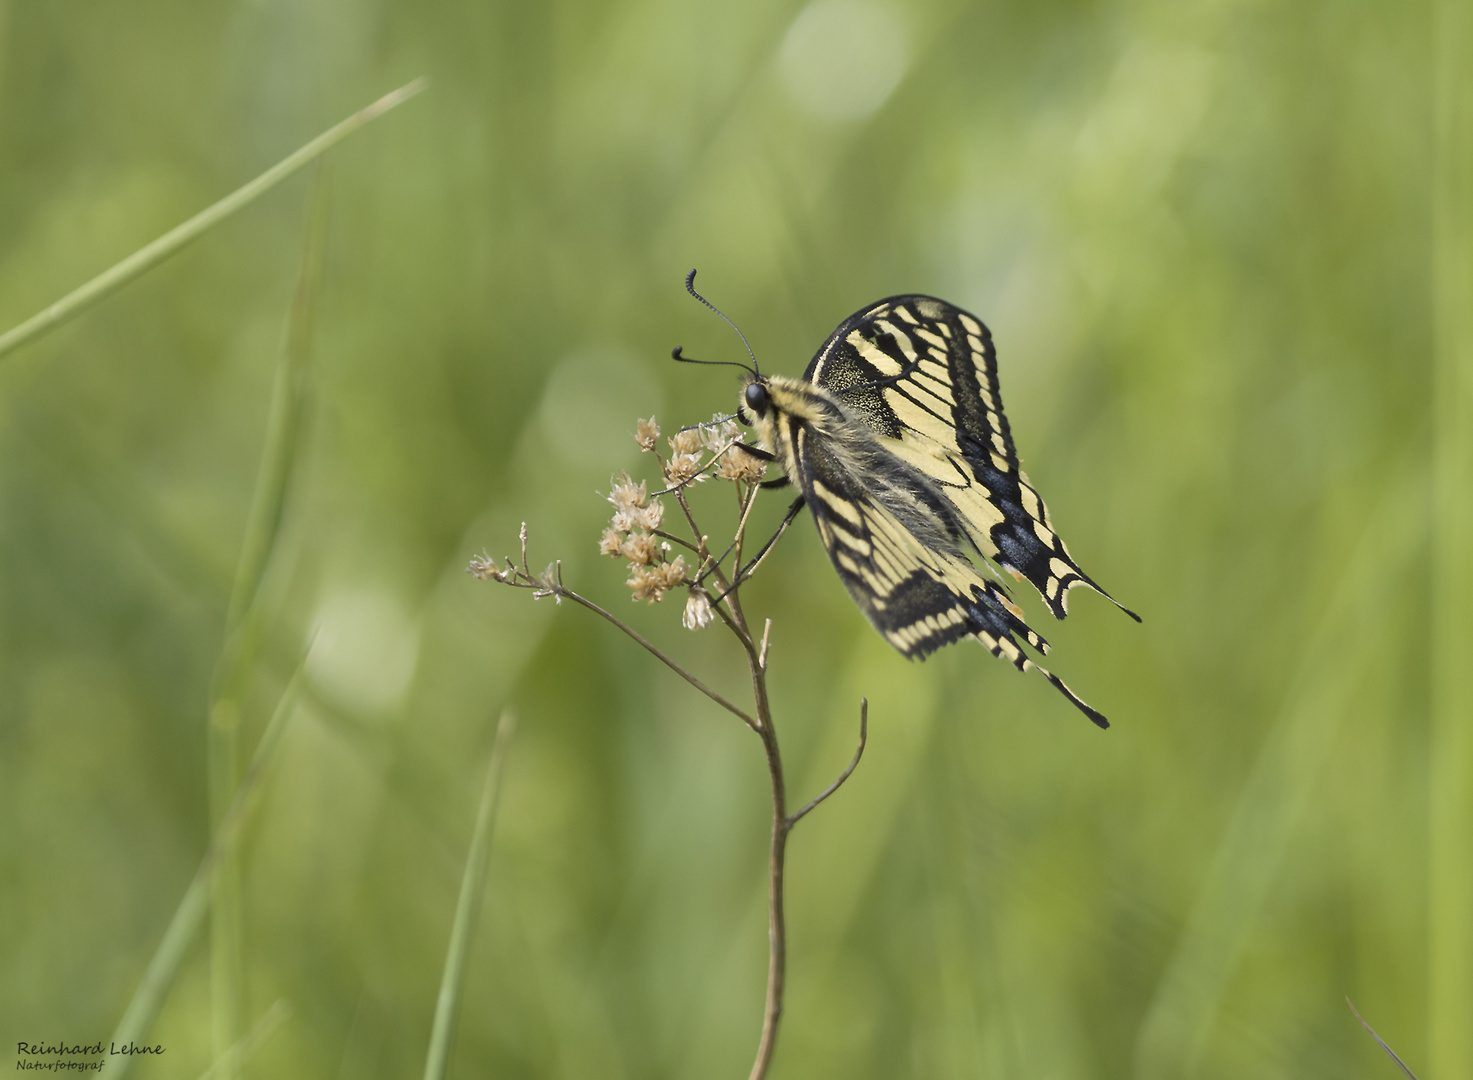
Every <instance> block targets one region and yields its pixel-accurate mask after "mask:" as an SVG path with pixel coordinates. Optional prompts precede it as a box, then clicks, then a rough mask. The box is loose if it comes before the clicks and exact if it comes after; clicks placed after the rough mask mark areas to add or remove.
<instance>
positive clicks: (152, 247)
mask: <svg viewBox="0 0 1473 1080" xmlns="http://www.w3.org/2000/svg"><path fill="white" fill-rule="evenodd" d="M424 88H425V80H424V79H422V78H421V79H415V80H414V81H413V82H411V83H408V84H406V85H405V86H401V87H400V88H399V89H398V90H395V91H394V92H393V93H390V94H386V95H384V96H383V97H381V98H379V99H378V100H377V101H375V102H374V103H373V104H372V105H369V106H368V107H367V108H365V109H360V110H359V111H358V112H356V113H354V114H353V115H352V116H350V117H348V118H347V119H346V120H344V121H343V122H342V123H340V124H338V125H337V126H336V127H332V128H329V129H328V130H327V131H324V132H323V133H322V134H321V135H319V136H317V138H315V139H313V140H312V141H311V142H309V143H307V144H306V145H305V146H303V147H302V148H301V149H300V150H298V151H297V152H296V153H294V154H292V155H290V156H289V157H286V158H283V159H282V160H281V161H279V162H277V163H276V164H275V165H273V166H271V168H269V169H267V170H266V171H265V172H263V173H262V174H261V175H260V176H258V177H256V178H255V179H254V180H252V181H250V182H249V183H247V184H245V185H243V186H242V187H240V188H237V189H236V190H235V191H233V192H231V193H230V194H229V195H227V196H225V198H223V199H221V200H220V201H219V202H217V203H214V204H213V205H211V206H209V207H206V208H205V209H204V210H201V211H200V212H199V213H198V214H195V215H194V217H192V218H190V219H189V220H188V221H186V222H184V223H183V224H182V225H178V226H176V227H175V228H173V229H170V230H169V231H168V232H166V233H164V235H163V236H160V237H159V238H158V239H157V240H154V241H153V242H152V243H149V244H145V245H144V246H143V247H141V248H139V249H138V250H137V251H135V252H133V254H131V255H129V256H128V257H127V258H126V259H124V260H123V261H122V262H120V263H117V264H116V265H114V266H112V267H111V268H109V269H107V270H104V271H103V272H102V273H101V274H98V275H97V276H96V277H95V278H93V279H92V280H91V281H89V282H87V283H86V284H85V285H83V286H81V287H80V288H77V289H74V290H72V291H71V292H69V293H67V295H65V296H63V297H62V298H61V299H60V300H58V301H56V303H54V304H52V305H50V306H49V307H47V308H44V309H42V310H41V311H38V312H37V313H36V314H35V315H32V316H31V317H30V318H29V319H27V320H26V321H25V322H23V323H21V324H20V325H19V326H16V327H14V328H13V329H11V330H9V331H7V332H6V333H4V334H0V356H4V355H6V354H7V353H9V352H12V351H13V350H15V349H18V348H20V347H21V346H22V345H24V344H26V343H27V342H29V341H32V340H34V339H35V338H38V337H40V336H41V335H42V334H44V333H46V332H47V331H48V330H52V329H54V328H55V327H57V326H60V325H61V324H62V323H64V322H66V321H67V320H68V319H71V318H72V317H74V316H75V315H77V314H79V313H80V312H82V311H84V310H86V309H87V308H88V307H90V306H91V305H92V304H94V303H96V302H97V301H98V300H101V299H102V298H103V297H105V296H107V295H108V294H109V293H112V292H114V291H115V290H117V289H120V288H122V286H124V285H126V284H127V283H128V282H130V281H132V280H133V279H134V278H136V277H138V276H139V275H140V274H142V273H144V272H145V271H147V270H151V269H152V268H153V267H155V266H157V265H158V264H159V263H161V262H163V261H164V260H165V259H167V258H168V257H169V256H170V255H173V254H174V253H175V252H176V251H178V250H179V249H180V248H182V247H184V246H185V245H186V244H188V243H190V242H191V241H194V240H197V239H199V238H200V237H201V236H203V235H204V234H205V233H207V232H209V231H210V230H211V229H213V228H214V227H215V226H216V225H218V224H220V223H221V222H222V221H224V220H225V219H226V218H228V217H230V215H232V214H234V213H235V212H236V211H237V210H240V209H242V208H243V207H245V206H248V205H249V204H250V203H252V202H254V201H255V200H256V199H258V198H260V197H261V196H262V195H264V194H265V193H266V192H268V191H270V190H271V189H272V188H273V187H275V186H276V185H277V184H279V183H281V182H282V181H283V180H285V179H286V178H287V177H288V176H291V175H292V174H293V173H295V172H296V171H297V170H298V169H300V168H302V166H304V165H306V164H308V163H309V162H312V161H314V160H316V159H317V158H319V157H321V156H322V155H323V154H325V153H326V152H327V151H328V150H330V149H332V148H333V147H334V146H336V145H337V144H338V143H340V142H342V141H343V140H344V139H346V138H347V137H348V136H349V135H351V134H353V132H355V131H357V130H358V129H359V128H361V127H362V126H363V125H364V124H367V123H369V122H370V121H372V120H376V119H378V118H379V117H380V116H382V115H383V114H384V113H386V112H388V111H389V110H390V109H392V108H394V107H395V106H396V105H400V104H402V103H403V102H405V101H407V100H409V99H410V98H412V97H413V96H414V95H415V94H417V93H419V92H420V91H421V90H423V89H424Z"/></svg>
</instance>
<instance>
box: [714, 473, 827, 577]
mask: <svg viewBox="0 0 1473 1080" xmlns="http://www.w3.org/2000/svg"><path fill="white" fill-rule="evenodd" d="M803 505H804V499H803V496H802V495H799V496H798V497H797V498H796V499H794V500H793V505H792V506H790V507H788V513H787V516H786V517H784V518H783V523H782V524H781V525H779V526H778V527H777V532H775V533H773V534H772V539H771V540H769V541H767V543H765V544H763V545H762V550H761V551H759V552H757V554H756V555H755V556H753V558H752V561H751V562H749V563H747V565H746V566H741V567H738V568H737V571H736V574H735V575H734V576H733V578H732V582H731V588H729V589H727V590H726V592H724V593H722V594H721V595H720V596H718V597H716V599H715V600H713V601H711V602H712V603H713V604H719V603H721V601H723V600H725V599H726V597H727V594H728V593H730V592H731V590H732V589H735V588H736V587H737V586H738V585H740V584H741V583H742V582H744V581H746V580H747V579H748V578H749V577H751V576H752V574H753V573H754V572H755V571H756V569H757V567H758V566H760V565H761V563H762V560H763V559H765V558H767V553H768V552H769V551H771V550H772V546H773V545H774V544H776V543H777V542H778V539H779V538H780V537H781V536H782V534H783V533H785V532H787V530H788V526H789V525H791V524H792V523H793V519H794V518H796V517H797V516H798V511H800V510H802V509H803Z"/></svg>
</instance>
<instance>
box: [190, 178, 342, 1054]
mask: <svg viewBox="0 0 1473 1080" xmlns="http://www.w3.org/2000/svg"><path fill="white" fill-rule="evenodd" d="M329 202H330V184H329V173H328V170H327V168H326V165H325V163H324V164H322V165H319V167H318V172H317V182H316V183H315V184H314V185H313V196H312V201H311V207H310V209H309V211H308V214H307V221H306V226H305V235H304V238H303V243H302V254H301V258H300V262H299V265H298V271H297V285H296V290H295V293H294V295H293V297H292V307H291V314H290V316H289V317H288V319H287V331H286V341H285V344H284V347H283V349H282V354H281V362H280V363H279V364H278V365H277V370H276V381H275V386H274V387H273V391H272V395H271V408H270V411H269V414H268V418H267V425H266V439H265V444H264V446H263V447H262V450H261V464H260V467H259V469H258V470H257V472H256V489H255V492H254V494H253V496H252V499H251V507H250V512H249V514H248V516H247V519H246V530H245V538H244V540H243V541H242V545H241V552H240V557H239V559H238V560H237V561H236V568H235V581H234V584H233V586H232V588H231V597H230V607H229V610H228V612H227V615H226V621H225V643H224V645H223V647H222V649H221V654H220V659H219V661H218V663H217V665H216V678H215V697H214V701H213V702H212V704H211V706H210V713H209V725H208V735H207V739H206V742H207V751H208V754H207V756H208V768H209V788H210V805H211V812H212V815H213V817H212V824H215V823H218V821H219V820H220V818H221V816H222V815H223V814H224V813H225V812H226V811H227V809H228V808H229V806H230V803H231V800H232V798H233V796H234V791H235V785H236V780H237V762H238V759H239V753H240V751H239V740H240V715H241V697H242V695H243V694H244V692H245V685H246V683H247V681H248V679H249V676H250V672H251V670H252V665H253V663H254V659H255V655H256V652H257V648H258V645H259V639H260V636H261V627H262V625H263V619H262V617H261V610H260V605H259V604H257V603H256V599H257V597H258V595H259V593H260V589H261V583H262V581H263V580H264V578H265V575H266V569H267V566H268V565H269V563H270V561H271V555H272V552H273V551H275V550H276V548H277V541H278V539H279V538H280V535H281V522H282V516H283V512H284V509H285V506H286V499H287V493H288V491H289V489H290V486H291V478H292V474H293V472H294V467H295V465H296V461H297V454H298V450H299V449H300V446H301V430H302V426H303V422H304V417H305V415H306V411H307V408H306V407H307V395H308V375H309V360H310V357H311V342H312V331H313V327H314V325H315V323H316V315H317V297H318V294H319V293H320V292H321V286H322V265H323V255H322V253H323V248H324V246H325V244H326V240H327V221H328V207H329ZM240 895H241V885H240V868H239V865H238V864H237V863H236V861H235V860H234V859H233V858H229V857H227V858H224V859H221V860H220V862H219V864H218V865H217V866H216V870H215V881H214V886H213V900H212V917H211V925H210V941H211V947H210V979H211V987H212V1000H213V1003H214V1005H213V1011H212V1030H213V1037H212V1039H213V1046H214V1053H215V1058H216V1064H217V1066H218V1067H219V1069H220V1075H221V1077H222V1078H223V1080H234V1077H235V1076H236V1075H237V1074H236V1071H235V1059H234V1058H232V1057H231V1056H230V1048H231V1047H232V1046H234V1045H235V1044H236V1043H238V1042H239V1041H240V1038H241V1031H240V1027H241V1010H242V999H243V997H244V986H243V984H244V974H243V968H244V962H245V961H244V942H243V938H242V933H241V922H242V913H241V902H240Z"/></svg>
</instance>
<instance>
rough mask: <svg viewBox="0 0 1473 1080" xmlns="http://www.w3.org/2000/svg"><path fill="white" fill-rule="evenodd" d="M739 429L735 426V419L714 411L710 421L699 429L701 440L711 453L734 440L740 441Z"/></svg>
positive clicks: (723, 447)
mask: <svg viewBox="0 0 1473 1080" xmlns="http://www.w3.org/2000/svg"><path fill="white" fill-rule="evenodd" d="M741 437H742V433H741V429H740V428H738V427H737V426H736V421H735V420H733V419H732V418H731V417H729V416H722V415H721V414H720V413H716V414H715V415H714V416H712V417H711V422H710V423H709V424H706V425H704V426H703V427H702V429H701V441H702V442H703V443H705V444H706V449H707V450H709V451H711V452H712V453H713V454H714V453H717V452H718V451H720V450H723V449H725V448H726V447H728V446H730V445H731V444H732V443H734V442H740V441H741Z"/></svg>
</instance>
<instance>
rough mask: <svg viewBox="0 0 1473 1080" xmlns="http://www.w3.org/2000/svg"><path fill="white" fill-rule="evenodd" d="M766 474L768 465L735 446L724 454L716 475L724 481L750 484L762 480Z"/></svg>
mask: <svg viewBox="0 0 1473 1080" xmlns="http://www.w3.org/2000/svg"><path fill="white" fill-rule="evenodd" d="M766 472H767V463H766V462H765V461H762V460H761V459H760V458H756V457H753V456H752V455H751V454H749V453H747V451H745V450H743V449H742V448H741V447H740V446H733V447H732V448H731V449H730V450H728V451H727V452H726V453H724V454H722V455H721V462H720V463H719V464H718V465H717V466H716V475H717V476H718V477H720V478H721V479H722V480H734V481H745V482H746V483H749V484H755V483H756V482H757V481H759V480H761V479H762V477H763V475H764V474H765V473H766Z"/></svg>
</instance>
